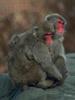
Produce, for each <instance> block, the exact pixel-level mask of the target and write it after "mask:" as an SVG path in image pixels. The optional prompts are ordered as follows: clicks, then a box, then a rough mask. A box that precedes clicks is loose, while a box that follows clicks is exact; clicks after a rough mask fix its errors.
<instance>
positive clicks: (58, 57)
mask: <svg viewBox="0 0 75 100" xmlns="http://www.w3.org/2000/svg"><path fill="white" fill-rule="evenodd" d="M44 21H45V28H46V31H45V34H44V40H45V44H46V45H47V46H48V48H49V49H50V52H51V55H52V60H53V62H54V64H55V66H56V67H57V69H58V70H59V71H60V73H61V75H62V77H63V82H64V80H65V79H66V77H67V76H68V68H67V65H66V63H67V59H66V54H65V49H64V46H63V40H64V33H65V30H66V25H67V21H66V19H65V18H64V17H63V16H61V15H60V14H57V13H52V14H48V15H47V16H46V17H45V20H44ZM47 38H49V39H50V42H48V40H47ZM63 82H62V83H63ZM59 83H60V84H62V83H61V82H59Z"/></svg>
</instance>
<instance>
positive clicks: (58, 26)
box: [56, 18, 64, 35]
mask: <svg viewBox="0 0 75 100" xmlns="http://www.w3.org/2000/svg"><path fill="white" fill-rule="evenodd" d="M56 33H57V34H58V35H63V34H64V22H63V21H62V19H60V18H59V19H58V21H57V24H56Z"/></svg>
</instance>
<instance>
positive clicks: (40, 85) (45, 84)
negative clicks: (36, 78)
mask: <svg viewBox="0 0 75 100" xmlns="http://www.w3.org/2000/svg"><path fill="white" fill-rule="evenodd" d="M53 83H54V81H52V80H44V81H41V82H39V83H38V84H37V87H38V88H43V89H48V88H50V87H52V85H53Z"/></svg>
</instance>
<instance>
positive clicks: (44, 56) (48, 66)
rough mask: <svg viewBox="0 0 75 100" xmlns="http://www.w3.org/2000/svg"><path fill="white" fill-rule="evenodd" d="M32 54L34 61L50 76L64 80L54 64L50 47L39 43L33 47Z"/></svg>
mask: <svg viewBox="0 0 75 100" xmlns="http://www.w3.org/2000/svg"><path fill="white" fill-rule="evenodd" d="M32 53H33V56H34V59H35V60H36V61H37V62H38V63H39V64H40V65H41V68H42V69H43V71H45V72H46V73H47V74H48V75H49V76H52V77H55V78H56V79H58V80H62V75H61V73H60V72H59V70H58V69H57V68H56V66H55V65H54V64H53V62H52V59H51V55H50V53H49V50H48V47H47V46H46V45H45V44H43V43H42V42H41V43H40V42H38V43H37V44H36V45H35V46H34V47H33V50H32Z"/></svg>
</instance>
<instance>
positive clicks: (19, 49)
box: [8, 28, 62, 89]
mask: <svg viewBox="0 0 75 100" xmlns="http://www.w3.org/2000/svg"><path fill="white" fill-rule="evenodd" d="M36 30H38V28H34V29H33V30H31V31H28V32H24V33H22V34H17V35H15V36H13V37H12V38H11V39H10V41H9V54H8V72H9V75H10V77H11V79H12V80H13V82H14V83H15V84H20V85H21V86H25V85H27V86H28V85H35V86H36V87H40V88H43V89H47V88H50V87H52V85H53V84H54V80H50V79H49V80H47V79H46V78H47V75H49V76H51V77H55V78H56V79H58V80H60V81H62V75H61V73H60V72H59V70H58V69H57V68H56V67H55V65H54V64H53V62H52V59H51V55H50V52H49V49H48V47H47V46H46V45H45V43H43V41H42V39H41V40H40V39H39V37H38V35H37V34H38V32H36Z"/></svg>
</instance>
